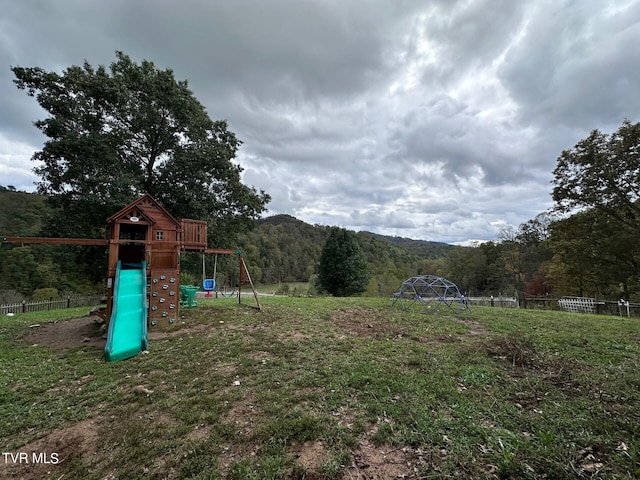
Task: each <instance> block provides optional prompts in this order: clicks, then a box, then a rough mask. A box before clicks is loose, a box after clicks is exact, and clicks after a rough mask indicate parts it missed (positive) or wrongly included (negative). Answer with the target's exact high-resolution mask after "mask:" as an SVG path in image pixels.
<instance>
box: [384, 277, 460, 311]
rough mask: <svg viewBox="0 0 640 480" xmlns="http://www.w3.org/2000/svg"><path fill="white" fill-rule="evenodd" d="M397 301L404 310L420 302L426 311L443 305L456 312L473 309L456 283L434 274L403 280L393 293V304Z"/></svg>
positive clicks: (435, 309)
mask: <svg viewBox="0 0 640 480" xmlns="http://www.w3.org/2000/svg"><path fill="white" fill-rule="evenodd" d="M396 303H397V304H398V305H400V308H401V309H402V310H409V309H410V308H411V307H412V306H413V305H415V304H419V305H420V306H421V307H422V308H423V309H424V313H432V312H435V311H437V310H438V309H439V308H440V307H443V306H444V307H446V308H449V309H451V310H453V311H454V312H456V313H460V312H462V311H463V310H467V311H471V308H470V307H469V302H468V301H467V298H466V297H465V296H464V295H463V294H462V293H461V292H460V289H459V288H458V286H457V285H456V284H455V283H453V282H452V281H450V280H447V279H446V278H442V277H436V276H434V275H419V276H417V277H411V278H409V279H407V280H405V281H404V282H402V285H400V288H399V289H398V291H397V292H396V293H394V294H393V297H392V300H391V306H393V305H395V304H396Z"/></svg>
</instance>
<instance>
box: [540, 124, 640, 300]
mask: <svg viewBox="0 0 640 480" xmlns="http://www.w3.org/2000/svg"><path fill="white" fill-rule="evenodd" d="M553 183H554V189H553V199H554V200H555V202H556V209H557V210H558V211H560V212H564V213H569V214H570V215H571V216H570V218H568V219H565V220H563V221H560V222H557V223H556V224H555V225H554V226H553V234H552V237H551V241H552V245H553V247H554V250H555V252H556V254H557V255H560V257H561V258H562V259H563V260H564V261H565V262H566V263H567V268H568V270H567V271H572V270H573V271H575V272H576V274H577V272H579V275H577V278H576V280H578V281H580V282H583V281H584V280H585V279H587V278H590V279H591V281H592V282H593V281H595V282H598V286H597V288H596V289H595V294H609V295H615V294H616V292H619V291H617V290H616V288H613V287H614V286H615V287H617V286H618V285H622V292H619V293H622V294H624V295H633V294H636V295H637V294H638V286H637V285H638V268H639V266H640V246H639V245H640V244H639V243H638V241H637V239H638V236H639V235H640V123H636V124H632V123H631V122H629V121H628V120H625V121H624V122H623V123H622V125H621V126H620V128H619V129H618V130H617V131H616V132H615V133H613V134H611V135H606V134H603V133H601V132H599V131H598V130H594V131H593V132H591V134H590V135H589V136H588V137H587V138H585V139H583V140H581V141H580V142H578V143H577V144H576V145H575V147H573V148H572V149H571V150H565V151H563V152H562V154H561V155H560V157H559V158H558V164H557V167H556V169H555V170H554V180H553ZM581 259H582V260H581ZM587 273H588V275H587ZM580 285H581V286H580V290H581V291H582V290H583V286H582V283H581V284H580ZM585 285H587V284H586V283H585ZM605 285H606V286H608V287H606V288H603V286H605ZM592 294H593V293H592Z"/></svg>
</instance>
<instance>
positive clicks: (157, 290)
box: [147, 269, 180, 331]
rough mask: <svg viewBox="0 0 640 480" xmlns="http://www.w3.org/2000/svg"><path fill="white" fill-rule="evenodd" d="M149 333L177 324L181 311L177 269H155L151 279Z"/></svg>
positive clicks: (149, 289)
mask: <svg viewBox="0 0 640 480" xmlns="http://www.w3.org/2000/svg"><path fill="white" fill-rule="evenodd" d="M147 291H148V292H149V331H153V330H163V329H166V328H169V327H171V326H173V325H175V324H176V322H177V321H178V315H179V313H180V312H179V310H180V275H179V270H177V269H153V270H151V275H150V277H149V288H148V289H147Z"/></svg>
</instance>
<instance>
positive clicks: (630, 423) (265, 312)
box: [0, 297, 640, 479]
mask: <svg viewBox="0 0 640 480" xmlns="http://www.w3.org/2000/svg"><path fill="white" fill-rule="evenodd" d="M261 302H262V303H263V309H262V311H258V310H256V309H252V308H249V307H244V306H239V305H238V304H237V300H235V299H218V300H207V301H204V302H201V303H200V306H199V307H197V308H194V309H183V310H182V313H183V315H184V318H183V319H182V320H181V322H179V324H178V325H177V326H176V329H175V330H174V331H171V332H152V333H151V335H150V349H149V353H144V354H141V355H138V356H137V357H135V358H132V359H129V360H126V361H122V362H117V363H105V362H104V360H103V356H102V349H103V347H104V340H103V339H102V338H101V335H102V333H101V332H100V330H99V325H98V324H96V323H95V322H94V318H93V317H86V316H84V315H85V314H86V309H76V310H61V311H56V312H45V313H41V314H39V315H33V314H25V315H19V316H15V317H3V318H1V319H0V365H1V367H0V368H1V372H2V374H1V375H0V448H1V449H2V456H0V478H51V479H62V478H64V479H76V478H78V479H80V478H81V479H103V478H112V479H119V478H121V479H137V478H149V479H163V478H175V479H178V478H202V479H204V478H214V479H215V478H221V479H279V478H290V479H324V478H327V479H358V478H359V479H395V478H405V479H418V478H456V479H478V478H532V479H534V478H535V479H538V478H548V479H562V478H590V479H593V478H602V479H612V478H620V479H624V478H628V479H631V478H639V477H640V458H639V451H640V322H639V321H638V320H637V319H626V318H618V317H603V316H594V315H581V314H569V313H563V312H546V311H528V310H512V309H500V308H489V307H485V308H480V307H476V308H474V309H473V311H472V312H470V313H468V312H467V313H461V314H455V313H453V312H448V311H445V310H441V311H439V312H436V313H434V314H422V313H419V311H418V310H416V311H409V312H403V311H401V310H399V309H395V308H391V306H390V302H389V300H388V299H374V298H281V297H264V298H261ZM36 325H37V326H36Z"/></svg>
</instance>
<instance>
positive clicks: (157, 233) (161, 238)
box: [156, 232, 164, 240]
mask: <svg viewBox="0 0 640 480" xmlns="http://www.w3.org/2000/svg"><path fill="white" fill-rule="evenodd" d="M163 239H164V232H156V240H163Z"/></svg>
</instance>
